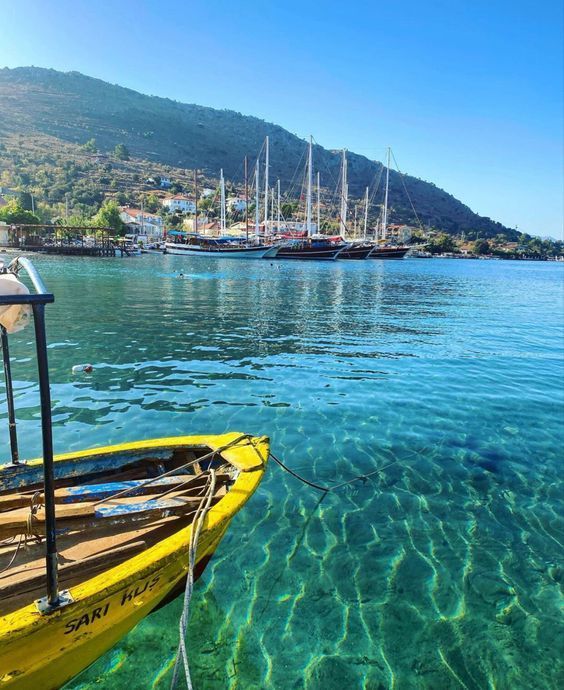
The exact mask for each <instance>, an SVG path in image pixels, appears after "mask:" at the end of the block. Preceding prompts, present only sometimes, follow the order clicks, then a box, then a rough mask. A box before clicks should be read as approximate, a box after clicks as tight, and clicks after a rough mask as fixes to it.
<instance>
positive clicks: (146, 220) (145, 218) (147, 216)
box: [119, 206, 164, 239]
mask: <svg viewBox="0 0 564 690" xmlns="http://www.w3.org/2000/svg"><path fill="white" fill-rule="evenodd" d="M119 217H120V218H121V219H122V221H123V222H124V223H125V225H126V226H127V229H128V230H129V232H130V233H132V234H134V235H147V236H148V237H149V236H150V237H153V238H155V239H159V238H160V239H162V237H163V230H164V226H163V219H162V218H161V217H160V216H156V215H155V214H153V213H147V211H143V210H142V209H140V208H130V207H129V206H126V207H124V208H122V209H121V211H120V214H119Z"/></svg>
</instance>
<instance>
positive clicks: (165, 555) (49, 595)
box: [0, 259, 269, 690]
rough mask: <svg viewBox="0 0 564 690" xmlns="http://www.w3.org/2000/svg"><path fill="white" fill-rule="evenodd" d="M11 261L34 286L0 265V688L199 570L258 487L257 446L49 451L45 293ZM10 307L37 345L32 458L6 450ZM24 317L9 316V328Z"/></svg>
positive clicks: (127, 618)
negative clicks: (3, 422)
mask: <svg viewBox="0 0 564 690" xmlns="http://www.w3.org/2000/svg"><path fill="white" fill-rule="evenodd" d="M16 261H17V262H19V263H18V264H17V265H15V266H11V269H10V270H11V274H12V275H16V276H17V271H18V270H19V269H21V268H22V267H23V268H25V269H26V270H27V272H28V274H29V275H30V277H31V280H32V282H33V285H34V287H35V288H36V291H37V294H36V295H29V294H28V295H25V294H23V295H22V294H21V291H20V294H19V295H18V296H16V297H14V295H6V293H5V292H4V293H3V292H2V289H3V283H2V275H1V273H2V271H1V270H0V335H1V340H2V343H1V344H2V350H3V355H4V373H5V382H6V394H7V402H8V405H7V407H8V417H9V423H10V447H11V455H12V462H11V463H9V464H6V465H1V466H0V689H2V688H6V689H8V688H10V689H12V688H14V689H17V690H26V689H27V688H29V689H30V690H31V689H33V690H38V689H40V690H48V689H49V688H59V687H60V686H61V685H63V684H64V683H65V682H66V681H68V680H69V679H70V678H72V677H73V676H75V675H76V674H77V673H79V672H80V671H82V670H83V669H84V668H86V667H87V666H88V665H89V664H91V663H92V662H93V661H95V660H96V659H97V658H98V657H99V656H100V655H102V654H104V653H105V652H106V651H107V650H108V649H110V648H111V647H112V646H113V645H114V644H115V643H116V642H117V641H118V640H119V639H120V638H121V637H122V636H123V635H125V634H126V633H127V632H128V631H129V630H130V629H131V628H132V627H133V626H134V625H136V624H137V623H138V622H139V621H140V620H141V619H142V618H143V617H144V616H146V615H147V614H148V613H150V612H151V611H153V610H154V609H155V608H157V607H159V606H160V605H162V604H163V603H165V602H166V601H168V600H170V599H172V598H173V597H174V596H176V595H177V594H179V593H180V592H181V591H182V589H183V587H184V585H185V582H186V578H187V576H189V578H190V581H191V578H192V576H193V577H194V578H197V577H199V576H200V575H201V573H202V572H203V570H204V568H205V566H206V564H207V563H208V562H209V560H210V558H211V557H212V555H213V553H214V551H215V550H216V548H217V546H218V544H219V542H220V541H221V539H222V537H223V535H224V534H225V531H226V530H227V527H228V526H229V523H230V521H231V519H232V518H233V516H234V515H235V514H236V513H237V512H238V511H239V510H240V509H241V508H242V507H243V505H244V504H245V503H246V501H247V500H248V499H249V497H250V496H251V495H252V494H253V492H254V491H255V490H256V488H257V486H258V485H259V483H260V481H261V479H262V477H263V474H264V471H265V468H266V463H267V459H268V455H269V442H268V439H267V438H266V437H261V438H256V437H251V436H249V435H246V434H240V433H229V434H223V435H217V436H178V437H171V438H159V439H153V440H148V441H141V442H136V443H126V444H122V445H115V446H108V447H104V448H96V449H94V450H88V451H80V452H74V453H67V454H63V455H56V456H53V452H52V440H51V416H50V414H51V409H50V399H49V385H48V378H47V375H48V372H47V349H46V342H45V329H44V321H43V307H44V305H45V304H46V303H48V302H49V301H52V300H53V297H52V295H49V293H47V291H46V290H45V288H44V286H43V284H42V282H41V280H40V279H39V277H38V276H37V274H36V272H35V271H34V269H33V267H32V265H31V264H30V263H29V262H27V261H26V260H22V259H18V260H16ZM9 268H10V267H9ZM4 271H6V269H4ZM10 289H11V288H10ZM18 289H19V288H18ZM23 292H25V290H24V291H23ZM36 297H39V298H40V299H34V298H36ZM14 305H20V306H21V305H23V306H24V307H25V306H28V305H29V306H30V307H31V308H32V309H33V316H34V323H35V335H36V344H37V356H38V370H39V383H40V388H39V391H40V398H41V413H42V438H43V457H42V458H39V459H36V460H31V461H28V462H21V461H20V460H19V457H18V447H17V436H16V433H15V430H16V420H15V412H14V407H13V393H12V385H11V372H10V358H9V351H8V342H7V327H6V326H5V325H4V324H5V323H8V321H7V320H5V319H4V316H3V315H4V313H5V308H6V307H8V308H11V307H13V306H14ZM23 317H24V315H22V314H21V313H15V312H13V311H12V313H11V315H10V318H12V321H10V324H12V323H16V321H17V322H18V323H21V322H22V319H23V320H25V318H23ZM3 319H4V320H3ZM14 319H15V320H14ZM196 534H199V538H197V541H196V542H194V536H195V535H196ZM189 554H192V556H194V555H195V559H194V562H193V564H192V565H193V567H192V568H190V566H189V561H190V558H189ZM45 593H46V596H44V595H45Z"/></svg>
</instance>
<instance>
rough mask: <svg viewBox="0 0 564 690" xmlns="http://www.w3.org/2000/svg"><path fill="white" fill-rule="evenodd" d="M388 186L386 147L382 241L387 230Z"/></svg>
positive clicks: (388, 174) (388, 167)
mask: <svg viewBox="0 0 564 690" xmlns="http://www.w3.org/2000/svg"><path fill="white" fill-rule="evenodd" d="M389 185H390V147H389V146H388V161H387V165H386V193H385V194H384V215H383V216H382V239H383V240H385V239H386V231H387V229H388V188H389Z"/></svg>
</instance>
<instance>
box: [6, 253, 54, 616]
mask: <svg viewBox="0 0 564 690" xmlns="http://www.w3.org/2000/svg"><path fill="white" fill-rule="evenodd" d="M22 269H23V270H24V271H25V272H26V273H27V275H28V277H29V279H30V280H31V283H32V285H33V288H34V290H35V292H34V293H30V294H28V295H22V294H19V295H0V306H7V305H25V304H27V305H30V306H31V309H32V312H33V323H34V328H35V349H36V355H37V371H38V380H39V400H40V406H41V434H42V442H43V483H44V487H43V492H44V504H45V546H46V553H45V558H46V568H47V597H46V610H50V609H53V608H56V607H57V606H58V605H59V585H58V573H57V540H56V526H55V481H54V469H53V433H52V425H51V392H50V388H49V367H48V361H47V338H46V333H45V305H46V304H50V303H52V302H54V301H55V297H54V296H53V295H52V294H51V293H50V292H48V291H47V288H46V287H45V285H44V284H43V281H42V280H41V277H40V276H39V274H38V273H37V271H36V270H35V267H34V266H33V264H32V263H31V261H29V259H25V258H22V257H18V258H16V259H14V260H13V261H11V262H10V264H9V265H8V266H2V267H1V268H0V273H2V274H10V273H11V274H13V275H16V276H18V274H19V272H20V271H21V270H22ZM1 339H2V355H3V359H4V376H5V380H6V396H7V401H8V405H7V406H8V422H9V428H10V449H11V454H12V464H13V465H18V464H19V463H20V461H19V457H18V440H17V430H16V418H15V408H14V393H13V386H12V372H11V367H10V351H9V346H8V333H7V331H6V329H5V328H4V327H3V326H2V328H1Z"/></svg>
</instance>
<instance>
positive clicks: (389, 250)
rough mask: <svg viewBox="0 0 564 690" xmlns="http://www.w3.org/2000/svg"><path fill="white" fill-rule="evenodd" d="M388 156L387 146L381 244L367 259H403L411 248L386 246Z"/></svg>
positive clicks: (388, 184)
mask: <svg viewBox="0 0 564 690" xmlns="http://www.w3.org/2000/svg"><path fill="white" fill-rule="evenodd" d="M390 155H391V149H390V147H389V146H388V157H387V165H386V189H385V191H384V208H383V211H382V224H381V233H382V240H383V244H376V245H375V247H374V249H372V251H371V252H370V254H369V255H368V258H369V259H403V257H404V256H405V255H406V254H407V252H408V251H409V250H410V249H411V247H400V246H397V245H390V244H386V235H387V230H388V191H389V187H390Z"/></svg>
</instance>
